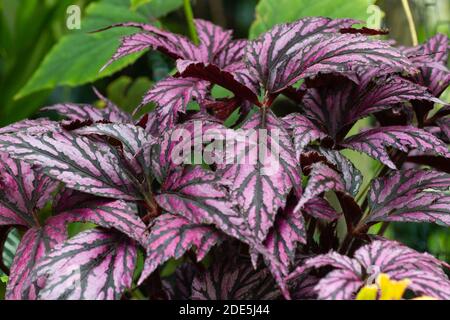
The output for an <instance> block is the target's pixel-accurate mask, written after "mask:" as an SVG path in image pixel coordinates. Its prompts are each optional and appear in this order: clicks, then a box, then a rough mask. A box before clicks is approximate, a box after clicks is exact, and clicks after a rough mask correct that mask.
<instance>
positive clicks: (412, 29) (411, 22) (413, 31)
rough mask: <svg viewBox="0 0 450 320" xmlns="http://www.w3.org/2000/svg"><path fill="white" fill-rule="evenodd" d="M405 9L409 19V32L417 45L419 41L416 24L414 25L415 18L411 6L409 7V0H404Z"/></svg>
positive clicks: (414, 44)
mask: <svg viewBox="0 0 450 320" xmlns="http://www.w3.org/2000/svg"><path fill="white" fill-rule="evenodd" d="M402 5H403V10H405V14H406V19H407V20H408V25H409V32H410V34H411V40H412V43H413V46H417V45H418V44H419V41H418V40H417V31H416V26H415V25H414V19H413V16H412V12H411V8H410V7H409V2H408V0H402Z"/></svg>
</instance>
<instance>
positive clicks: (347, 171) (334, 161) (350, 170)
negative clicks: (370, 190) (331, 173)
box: [318, 148, 363, 197]
mask: <svg viewBox="0 0 450 320" xmlns="http://www.w3.org/2000/svg"><path fill="white" fill-rule="evenodd" d="M318 150H319V152H320V154H322V155H323V156H324V157H325V158H326V159H327V161H328V163H330V164H331V165H333V166H334V167H335V168H336V169H337V171H338V172H340V173H341V176H342V179H343V180H344V183H345V189H346V190H347V192H348V193H349V194H350V195H352V196H353V197H355V196H356V195H357V194H358V191H359V188H360V187H361V185H362V183H363V176H362V174H361V171H359V170H358V169H356V167H355V166H354V165H353V164H352V163H351V161H350V160H349V159H347V158H346V157H345V156H343V155H342V154H341V153H340V152H339V151H335V150H329V149H325V148H319V149H318Z"/></svg>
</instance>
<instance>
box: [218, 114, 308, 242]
mask: <svg viewBox="0 0 450 320" xmlns="http://www.w3.org/2000/svg"><path fill="white" fill-rule="evenodd" d="M241 129H242V130H243V131H242V133H243V134H245V139H244V140H243V141H240V142H237V143H236V146H235V150H236V157H235V159H233V161H231V162H230V163H232V164H230V165H221V166H220V168H219V172H220V174H221V175H223V178H224V179H225V180H228V181H230V188H231V193H232V197H233V198H234V199H236V201H237V203H238V205H239V209H240V211H241V212H242V213H243V215H244V216H245V218H246V219H247V221H248V223H249V226H250V229H251V230H252V232H253V233H254V236H255V238H256V239H259V240H260V241H263V240H264V239H265V238H266V236H267V234H268V231H269V229H270V227H271V226H272V225H273V223H274V221H275V215H276V213H277V211H278V209H279V208H284V207H285V205H286V198H287V195H288V194H289V192H290V191H291V190H292V188H293V187H294V188H296V190H299V188H300V187H301V183H300V171H299V168H298V167H297V161H296V160H295V155H294V148H293V145H292V142H291V139H290V137H289V135H288V132H287V131H286V130H285V129H284V128H283V125H282V122H281V120H280V119H278V118H277V117H276V116H275V115H274V114H273V113H272V112H268V113H267V117H266V119H264V118H263V117H262V116H261V114H259V113H256V114H255V115H254V116H252V117H251V118H249V119H248V120H247V121H246V122H245V123H244V124H243V125H242V127H241ZM260 129H263V130H260Z"/></svg>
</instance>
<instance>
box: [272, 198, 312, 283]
mask: <svg viewBox="0 0 450 320" xmlns="http://www.w3.org/2000/svg"><path fill="white" fill-rule="evenodd" d="M291 202H293V201H291ZM294 206H295V202H294V203H290V204H288V205H287V206H286V208H285V209H284V210H280V211H281V212H279V213H278V215H277V218H276V220H275V223H274V226H273V229H272V230H271V231H270V232H269V234H268V236H267V239H266V240H265V241H264V245H265V246H266V248H267V249H268V251H269V252H270V253H271V254H272V255H273V256H274V257H275V258H276V259H278V260H279V261H280V262H281V266H282V268H281V270H280V272H281V273H282V274H287V273H288V270H289V269H288V268H289V266H290V264H291V263H292V262H293V261H294V258H295V253H296V249H297V244H298V243H306V226H305V220H304V218H303V215H302V213H301V212H298V213H295V212H294ZM272 268H276V267H275V266H272Z"/></svg>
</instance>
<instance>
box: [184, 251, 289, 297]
mask: <svg viewBox="0 0 450 320" xmlns="http://www.w3.org/2000/svg"><path fill="white" fill-rule="evenodd" d="M279 296H280V293H279V291H278V290H276V286H275V283H274V281H273V279H272V278H271V276H270V272H269V271H268V269H267V268H259V269H258V270H255V269H254V268H253V267H252V265H251V263H250V261H245V260H243V259H237V258H236V257H232V256H231V255H230V254H229V253H228V254H226V253H224V254H223V257H221V258H217V260H216V261H215V262H214V263H213V265H212V266H211V267H210V268H209V270H207V271H205V272H203V273H200V274H197V275H196V277H195V278H194V282H193V284H192V299H193V300H249V299H250V300H268V299H275V298H278V297H279Z"/></svg>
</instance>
